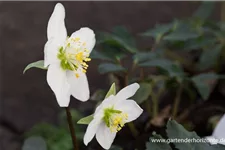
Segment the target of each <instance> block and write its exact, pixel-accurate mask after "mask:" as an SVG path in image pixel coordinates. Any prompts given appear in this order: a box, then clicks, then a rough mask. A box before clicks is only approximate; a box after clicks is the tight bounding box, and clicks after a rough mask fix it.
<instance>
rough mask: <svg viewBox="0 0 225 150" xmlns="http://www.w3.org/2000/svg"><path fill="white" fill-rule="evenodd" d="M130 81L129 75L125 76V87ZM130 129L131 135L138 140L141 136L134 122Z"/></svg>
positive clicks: (129, 124)
mask: <svg viewBox="0 0 225 150" xmlns="http://www.w3.org/2000/svg"><path fill="white" fill-rule="evenodd" d="M128 79H129V76H128V74H126V75H125V77H124V84H125V87H126V86H127V85H128ZM128 127H129V129H130V131H131V134H132V135H133V137H134V138H136V137H137V136H138V134H139V132H138V130H137V129H136V127H135V125H134V123H133V122H129V123H128Z"/></svg>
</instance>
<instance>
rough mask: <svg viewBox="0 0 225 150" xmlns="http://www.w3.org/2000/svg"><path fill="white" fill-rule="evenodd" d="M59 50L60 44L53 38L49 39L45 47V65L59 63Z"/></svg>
mask: <svg viewBox="0 0 225 150" xmlns="http://www.w3.org/2000/svg"><path fill="white" fill-rule="evenodd" d="M58 51H59V45H58V44H57V43H56V42H55V41H54V40H53V39H52V40H48V41H47V42H46V44H45V47H44V66H45V67H47V66H48V65H50V64H53V63H58V62H59V59H58V58H57V54H58Z"/></svg>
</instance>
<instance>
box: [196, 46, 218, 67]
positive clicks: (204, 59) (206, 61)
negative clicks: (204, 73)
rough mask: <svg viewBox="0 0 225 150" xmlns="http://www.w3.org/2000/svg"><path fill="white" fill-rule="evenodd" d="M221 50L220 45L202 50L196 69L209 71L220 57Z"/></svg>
mask: <svg viewBox="0 0 225 150" xmlns="http://www.w3.org/2000/svg"><path fill="white" fill-rule="evenodd" d="M221 50H222V45H216V46H214V47H212V48H209V49H206V50H204V51H203V53H202V54H201V56H200V60H199V64H198V69H200V70H204V69H209V68H212V67H213V66H215V64H216V63H217V61H218V59H219V57H220V52H221Z"/></svg>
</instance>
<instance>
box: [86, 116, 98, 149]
mask: <svg viewBox="0 0 225 150" xmlns="http://www.w3.org/2000/svg"><path fill="white" fill-rule="evenodd" d="M100 123H101V119H99V118H96V119H93V120H92V121H91V122H90V123H89V125H88V127H87V130H86V133H85V135H84V144H85V145H88V143H89V142H90V141H91V140H92V139H93V137H94V136H95V134H96V132H97V130H98V128H99V125H100Z"/></svg>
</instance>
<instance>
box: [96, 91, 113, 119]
mask: <svg viewBox="0 0 225 150" xmlns="http://www.w3.org/2000/svg"><path fill="white" fill-rule="evenodd" d="M115 103H116V101H115V96H114V95H111V96H109V97H108V98H106V99H104V100H103V101H102V103H101V104H100V105H99V106H98V107H97V108H96V110H95V113H94V117H95V118H102V117H103V116H104V109H105V108H109V107H113V105H114V104H115Z"/></svg>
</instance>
